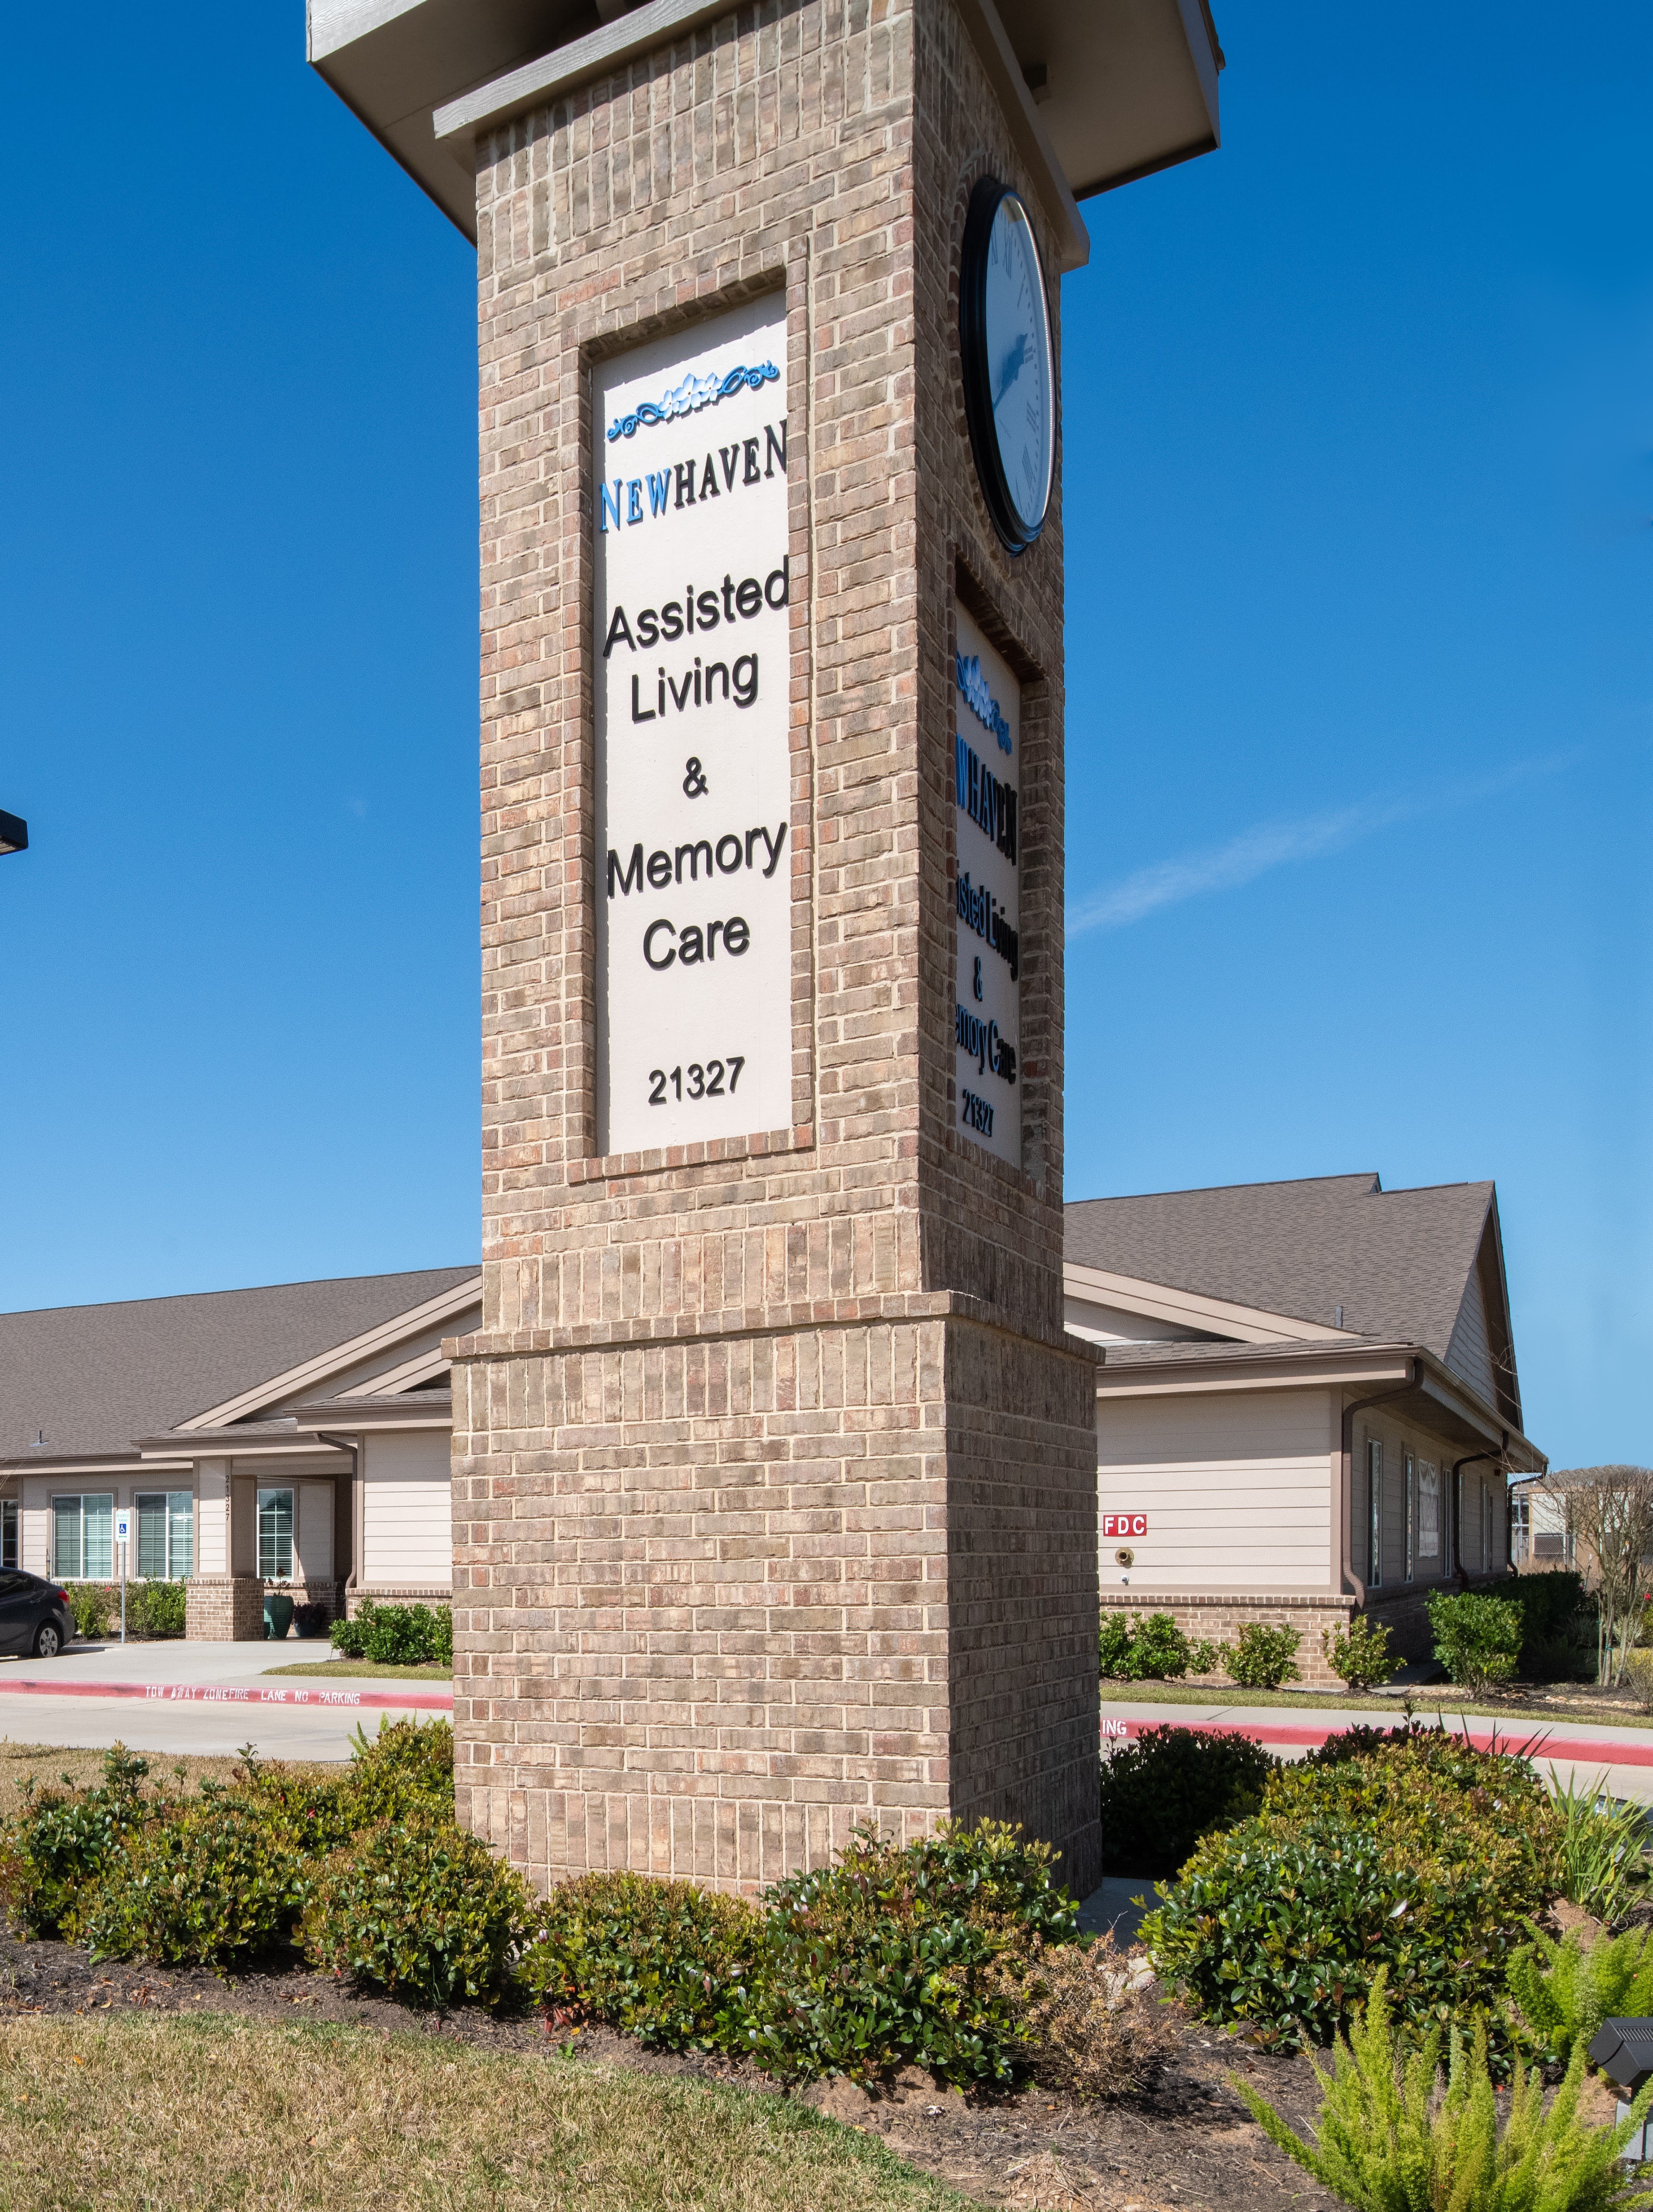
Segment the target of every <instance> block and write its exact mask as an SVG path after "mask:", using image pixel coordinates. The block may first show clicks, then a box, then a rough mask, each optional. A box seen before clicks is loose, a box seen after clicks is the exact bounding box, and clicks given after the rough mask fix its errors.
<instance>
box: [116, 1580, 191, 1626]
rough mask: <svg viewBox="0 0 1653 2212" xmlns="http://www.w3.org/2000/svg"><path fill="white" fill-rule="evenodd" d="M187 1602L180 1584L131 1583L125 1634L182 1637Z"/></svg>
mask: <svg viewBox="0 0 1653 2212" xmlns="http://www.w3.org/2000/svg"><path fill="white" fill-rule="evenodd" d="M188 1603H189V1595H188V1591H187V1589H186V1588H185V1584H184V1583H181V1582H173V1583H168V1582H152V1583H127V1585H126V1632H127V1634H128V1635H129V1636H143V1637H148V1638H157V1639H158V1638H167V1637H174V1636H181V1635H182V1634H183V1633H184V1620H185V1613H186V1611H187V1609H188Z"/></svg>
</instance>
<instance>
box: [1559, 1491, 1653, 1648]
mask: <svg viewBox="0 0 1653 2212" xmlns="http://www.w3.org/2000/svg"><path fill="white" fill-rule="evenodd" d="M1544 1487H1545V1488H1546V1489H1547V1491H1549V1492H1551V1493H1552V1494H1553V1496H1554V1497H1556V1498H1559V1499H1560V1501H1561V1510H1562V1512H1563V1515H1564V1516H1565V1528H1566V1532H1567V1536H1568V1539H1569V1542H1568V1550H1569V1553H1570V1554H1571V1556H1572V1557H1573V1558H1574V1559H1577V1563H1578V1565H1580V1567H1581V1568H1583V1570H1584V1571H1585V1574H1586V1576H1587V1577H1589V1578H1590V1579H1592V1580H1593V1581H1594V1583H1595V1599H1596V1604H1597V1607H1598V1608H1599V1613H1598V1620H1597V1625H1596V1632H1595V1678H1596V1680H1597V1681H1598V1682H1601V1683H1603V1684H1607V1683H1617V1682H1618V1681H1619V1680H1620V1679H1621V1678H1622V1676H1623V1674H1624V1671H1625V1659H1626V1655H1627V1653H1628V1652H1629V1650H1630V1648H1631V1646H1632V1644H1634V1643H1635V1641H1636V1632H1637V1629H1638V1626H1639V1625H1640V1621H1641V1582H1642V1573H1643V1568H1642V1562H1643V1560H1644V1559H1646V1558H1647V1557H1648V1555H1649V1554H1650V1553H1653V1468H1646V1467H1572V1468H1562V1469H1561V1470H1560V1471H1559V1472H1558V1473H1555V1474H1550V1475H1548V1476H1547V1477H1546V1479H1545V1483H1544Z"/></svg>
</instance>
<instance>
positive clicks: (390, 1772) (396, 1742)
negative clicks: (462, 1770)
mask: <svg viewBox="0 0 1653 2212" xmlns="http://www.w3.org/2000/svg"><path fill="white" fill-rule="evenodd" d="M348 1787H349V1791H350V1805H351V1826H353V1827H357V1828H369V1827H373V1826H375V1825H376V1824H377V1823H378V1822H379V1821H380V1820H401V1819H403V1818H404V1817H407V1816H410V1815H412V1814H420V1813H441V1814H445V1815H446V1817H447V1819H448V1820H452V1819H453V1723H452V1722H451V1721H440V1720H439V1721H416V1720H405V1721H389V1720H381V1721H380V1723H379V1733H378V1735H371V1736H370V1735H368V1734H367V1732H366V1731H365V1729H362V1727H361V1725H360V1724H359V1723H358V1725H357V1728H356V1736H355V1739H354V1741H353V1742H352V1745H351V1749H350V1767H349V1778H348Z"/></svg>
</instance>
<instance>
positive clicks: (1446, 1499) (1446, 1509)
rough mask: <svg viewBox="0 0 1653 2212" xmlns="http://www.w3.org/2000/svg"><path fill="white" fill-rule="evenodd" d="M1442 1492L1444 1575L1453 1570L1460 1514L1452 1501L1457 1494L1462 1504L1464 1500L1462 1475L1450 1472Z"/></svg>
mask: <svg viewBox="0 0 1653 2212" xmlns="http://www.w3.org/2000/svg"><path fill="white" fill-rule="evenodd" d="M1441 1492H1442V1502H1443V1520H1444V1522H1445V1526H1444V1527H1443V1528H1442V1530H1441V1572H1442V1573H1443V1575H1449V1574H1450V1573H1451V1571H1452V1546H1453V1542H1454V1540H1455V1537H1456V1534H1457V1528H1458V1516H1457V1513H1456V1511H1455V1510H1454V1507H1453V1503H1452V1501H1453V1498H1454V1497H1456V1498H1457V1499H1458V1501H1459V1504H1462V1501H1463V1477H1462V1474H1449V1475H1448V1476H1447V1477H1446V1479H1445V1480H1444V1481H1443V1483H1442V1485H1441Z"/></svg>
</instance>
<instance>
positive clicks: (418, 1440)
mask: <svg viewBox="0 0 1653 2212" xmlns="http://www.w3.org/2000/svg"><path fill="white" fill-rule="evenodd" d="M449 1453H450V1447H449V1443H448V1437H447V1431H446V1430H434V1431H433V1430H429V1429H425V1430H420V1431H416V1432H415V1433H414V1434H412V1435H410V1436H398V1435H394V1434H392V1435H389V1436H370V1437H365V1438H364V1439H363V1449H362V1577H361V1579H362V1582H363V1583H364V1584H366V1585H367V1587H368V1589H374V1588H375V1587H376V1588H380V1589H384V1588H396V1587H398V1586H400V1585H403V1584H410V1585H412V1586H414V1587H416V1588H423V1587H425V1586H427V1585H432V1584H436V1585H441V1586H443V1587H446V1586H447V1584H448V1583H451V1582H452V1580H453V1483H452V1479H451V1476H450V1473H449Z"/></svg>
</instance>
